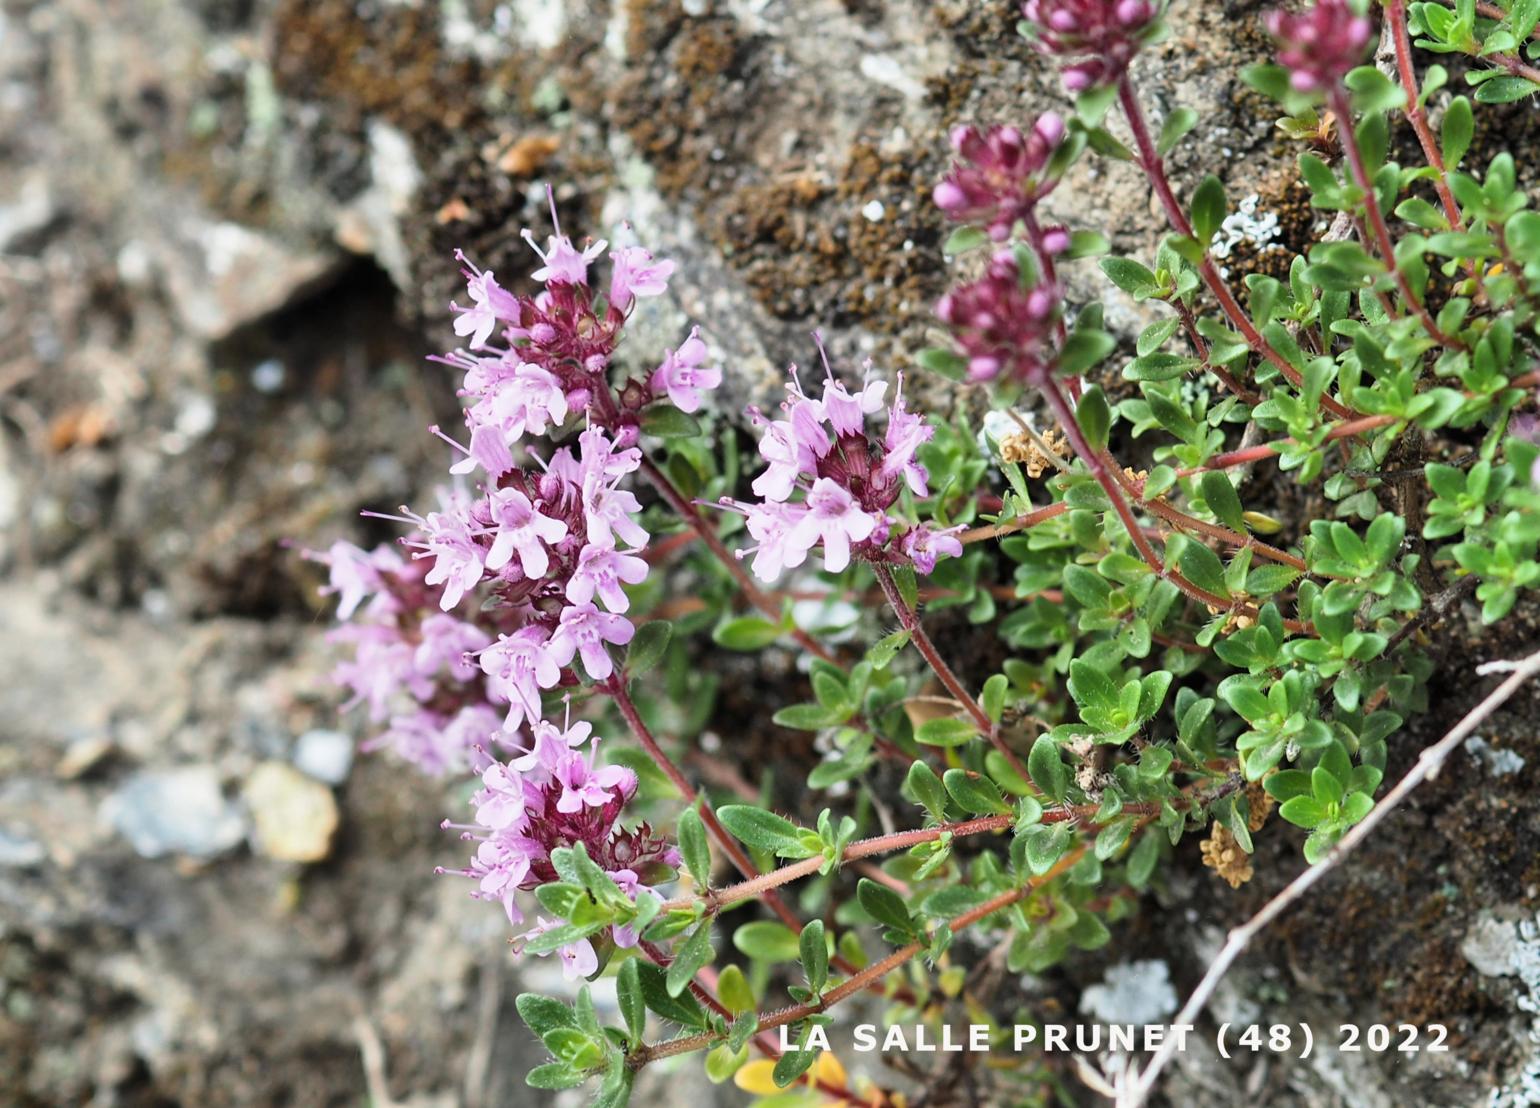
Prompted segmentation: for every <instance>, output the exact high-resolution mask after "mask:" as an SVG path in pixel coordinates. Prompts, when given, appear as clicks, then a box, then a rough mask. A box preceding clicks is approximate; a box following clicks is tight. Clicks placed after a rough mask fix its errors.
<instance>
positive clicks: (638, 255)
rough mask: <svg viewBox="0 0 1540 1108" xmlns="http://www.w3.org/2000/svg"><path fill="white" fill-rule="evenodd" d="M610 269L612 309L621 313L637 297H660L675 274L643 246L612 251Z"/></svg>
mask: <svg viewBox="0 0 1540 1108" xmlns="http://www.w3.org/2000/svg"><path fill="white" fill-rule="evenodd" d="M610 267H611V268H610V298H609V299H610V307H612V308H614V309H615V310H616V311H619V312H623V311H625V310H626V309H628V308H629V307H631V303H632V301H634V300H635V299H636V298H637V297H638V296H661V295H662V294H663V293H664V292H665V291H667V289H668V278H669V275H670V274H672V273H673V272H674V263H673V262H671V261H669V260H668V259H664V260H663V261H661V262H657V261H653V258H652V255H651V254H649V253H648V252H647V251H646V250H643V249H642V248H641V247H640V246H621V247H617V248H616V249H614V250H611V251H610ZM685 410H686V411H688V410H689V409H685Z"/></svg>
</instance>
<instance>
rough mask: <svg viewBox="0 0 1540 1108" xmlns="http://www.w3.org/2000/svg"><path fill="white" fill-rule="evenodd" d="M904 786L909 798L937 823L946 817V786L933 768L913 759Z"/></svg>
mask: <svg viewBox="0 0 1540 1108" xmlns="http://www.w3.org/2000/svg"><path fill="white" fill-rule="evenodd" d="M904 786H905V789H906V791H907V792H908V795H909V797H910V799H912V800H913V801H914V802H915V803H916V804H919V805H920V806H921V807H923V808H924V809H925V811H926V813H927V814H929V816H930V817H931V818H932V819H934V820H935V821H936V822H937V823H940V822H942V821H943V820H945V819H946V787H945V786H943V785H942V784H941V778H939V777H937V776H936V771H935V770H933V769H931V768H930V767H929V766H928V765H926V764H925V763H924V762H921V761H915V762H914V763H912V764H911V765H910V766H909V775H908V776H907V777H906V778H905V779H904Z"/></svg>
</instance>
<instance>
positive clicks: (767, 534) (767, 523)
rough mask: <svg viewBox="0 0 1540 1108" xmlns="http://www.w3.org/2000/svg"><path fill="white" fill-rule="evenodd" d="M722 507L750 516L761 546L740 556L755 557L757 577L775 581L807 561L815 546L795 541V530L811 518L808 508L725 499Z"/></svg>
mask: <svg viewBox="0 0 1540 1108" xmlns="http://www.w3.org/2000/svg"><path fill="white" fill-rule="evenodd" d="M755 491H758V490H755ZM722 504H723V506H724V507H730V508H732V509H734V510H735V511H740V512H742V513H743V514H744V515H745V516H746V517H748V527H749V534H750V535H751V536H753V538H754V539H755V541H756V543H757V545H755V546H749V547H745V548H743V549H741V550H739V551H738V557H740V558H742V557H743V556H744V555H746V554H753V555H754V561H753V562H752V563H750V568H751V569H752V570H753V571H754V576H755V577H758V578H759V579H760V580H761V581H764V582H767V583H768V582H772V581H775V580H776V579H778V578H779V577H780V576H781V574H782V573H784V572H786V571H787V570H788V569H795V568H796V567H797V566H800V565H801V564H802V563H803V562H805V561H807V552H808V551H809V550H810V549H812V543H811V542H809V543H805V544H798V543H797V542H796V541H794V540H793V538H792V531H793V528H795V527H796V525H797V523H798V521H800V520H801V519H802V518H803V517H804V516H805V515H807V507H806V506H805V505H802V504H782V503H779V502H777V501H774V500H771V501H767V502H766V503H764V504H737V503H734V502H733V501H731V500H725V499H724V500H723V501H722Z"/></svg>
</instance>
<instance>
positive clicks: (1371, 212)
mask: <svg viewBox="0 0 1540 1108" xmlns="http://www.w3.org/2000/svg"><path fill="white" fill-rule="evenodd" d="M1326 102H1327V103H1328V104H1330V105H1331V110H1332V114H1334V115H1335V116H1336V117H1337V130H1338V132H1339V133H1340V134H1341V136H1342V148H1343V150H1345V151H1347V159H1348V168H1349V170H1350V171H1351V172H1352V174H1353V182H1354V183H1355V184H1356V185H1358V187H1359V189H1360V190H1361V191H1362V192H1363V194H1364V215H1365V217H1366V218H1367V219H1368V222H1369V229H1370V230H1371V231H1373V232H1374V242H1375V247H1376V249H1378V250H1379V253H1380V260H1381V261H1383V262H1384V263H1385V265H1386V267H1387V268H1389V270H1390V273H1391V276H1392V277H1393V278H1394V279H1395V282H1396V288H1397V289H1399V290H1400V291H1401V297H1402V299H1404V300H1405V301H1406V302H1407V304H1409V305H1410V306H1411V308H1412V311H1414V312H1416V313H1417V318H1418V320H1419V321H1420V322H1421V323H1422V329H1423V330H1424V331H1426V332H1427V333H1428V336H1429V337H1430V338H1432V339H1433V341H1434V342H1436V343H1438V344H1439V345H1440V346H1452V347H1457V348H1458V347H1463V346H1464V345H1465V344H1464V343H1462V342H1460V341H1459V340H1458V339H1454V338H1450V337H1449V336H1448V335H1446V334H1444V332H1443V331H1441V330H1439V326H1438V324H1437V323H1435V322H1433V317H1432V316H1431V315H1429V314H1428V309H1427V308H1426V307H1424V306H1423V303H1422V300H1421V299H1419V298H1418V296H1417V294H1416V292H1414V291H1413V290H1412V283H1411V282H1410V281H1409V280H1407V277H1406V274H1405V273H1403V272H1402V271H1401V266H1400V265H1399V264H1397V262H1396V248H1395V244H1394V243H1392V242H1391V239H1390V228H1389V227H1388V226H1387V225H1386V223H1385V214H1384V213H1383V212H1382V211H1380V201H1379V197H1378V196H1377V195H1376V194H1375V190H1374V181H1373V180H1371V179H1370V177H1369V170H1368V167H1367V166H1365V165H1364V156H1363V151H1361V150H1359V149H1358V136H1357V135H1355V134H1354V133H1353V110H1352V108H1351V107H1350V106H1349V105H1348V98H1347V94H1346V93H1345V92H1343V91H1342V86H1341V85H1334V86H1332V88H1331V91H1329V92H1328V93H1327V94H1326Z"/></svg>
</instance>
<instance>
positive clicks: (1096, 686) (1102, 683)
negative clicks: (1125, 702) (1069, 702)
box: [1069, 658, 1118, 714]
mask: <svg viewBox="0 0 1540 1108" xmlns="http://www.w3.org/2000/svg"><path fill="white" fill-rule="evenodd" d="M1069 694H1070V696H1072V697H1074V698H1075V703H1076V704H1078V705H1080V710H1081V712H1082V714H1083V713H1084V712H1085V711H1086V710H1087V709H1092V710H1096V711H1102V712H1110V711H1113V710H1115V709H1116V708H1117V707H1118V687H1117V686H1116V685H1115V684H1113V682H1112V679H1111V678H1110V677H1108V676H1107V674H1106V672H1105V670H1104V669H1103V667H1102V666H1100V665H1098V664H1097V663H1095V662H1092V661H1088V660H1087V659H1085V658H1076V659H1075V660H1074V661H1072V662H1071V663H1070V664H1069Z"/></svg>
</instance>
